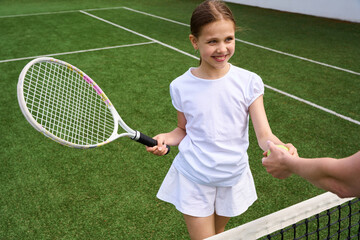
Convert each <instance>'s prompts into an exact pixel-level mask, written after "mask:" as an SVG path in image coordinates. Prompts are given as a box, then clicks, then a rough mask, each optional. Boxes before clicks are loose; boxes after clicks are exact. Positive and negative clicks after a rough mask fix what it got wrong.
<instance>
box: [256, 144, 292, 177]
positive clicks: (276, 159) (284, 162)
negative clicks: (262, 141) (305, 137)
mask: <svg viewBox="0 0 360 240" xmlns="http://www.w3.org/2000/svg"><path fill="white" fill-rule="evenodd" d="M267 145H268V149H269V150H270V151H271V154H270V155H269V156H268V157H266V153H267V152H265V153H264V158H263V159H262V164H263V166H264V167H265V168H266V171H267V172H268V173H270V174H271V175H272V176H273V177H276V178H279V179H284V178H287V177H290V176H291V174H292V172H291V171H290V169H289V167H288V161H289V160H291V159H292V158H293V157H297V156H298V154H297V150H296V148H295V147H294V146H293V145H292V144H290V143H289V144H285V146H286V147H287V148H288V149H289V151H286V150H285V149H283V148H280V147H277V146H276V145H275V144H274V143H273V142H271V141H268V142H267Z"/></svg>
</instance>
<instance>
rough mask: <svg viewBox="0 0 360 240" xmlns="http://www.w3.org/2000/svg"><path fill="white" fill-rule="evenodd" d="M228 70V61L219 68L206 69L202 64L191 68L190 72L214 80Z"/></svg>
mask: <svg viewBox="0 0 360 240" xmlns="http://www.w3.org/2000/svg"><path fill="white" fill-rule="evenodd" d="M229 70H230V64H229V63H228V64H227V65H226V66H225V67H224V68H221V69H208V68H206V67H204V66H203V65H200V66H199V67H198V68H193V69H192V70H191V73H192V74H193V75H194V76H195V77H198V78H202V79H208V80H214V79H219V78H222V77H223V76H225V75H226V74H227V73H228V72H229Z"/></svg>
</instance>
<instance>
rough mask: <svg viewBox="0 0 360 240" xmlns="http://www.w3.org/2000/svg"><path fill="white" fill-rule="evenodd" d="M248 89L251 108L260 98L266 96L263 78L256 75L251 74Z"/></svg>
mask: <svg viewBox="0 0 360 240" xmlns="http://www.w3.org/2000/svg"><path fill="white" fill-rule="evenodd" d="M248 87H249V89H248V94H249V95H248V96H247V98H246V100H247V106H248V107H249V106H250V105H251V104H252V103H253V102H254V101H255V100H256V99H257V98H258V97H260V96H261V95H264V83H263V81H262V79H261V77H260V76H259V75H257V74H255V73H253V74H251V77H250V84H249V86H248Z"/></svg>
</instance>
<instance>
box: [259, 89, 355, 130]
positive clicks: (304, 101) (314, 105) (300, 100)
mask: <svg viewBox="0 0 360 240" xmlns="http://www.w3.org/2000/svg"><path fill="white" fill-rule="evenodd" d="M264 86H265V87H267V88H269V89H271V90H273V91H275V92H278V93H281V94H283V95H285V96H287V97H290V98H293V99H295V100H298V101H299V102H303V103H306V104H308V105H310V106H312V107H314V108H317V109H320V110H322V111H324V112H327V113H330V114H332V115H335V116H337V117H339V118H342V119H345V120H347V121H349V122H352V123H355V124H357V125H360V121H357V120H354V119H352V118H349V117H347V116H344V115H341V114H340V113H337V112H334V111H333V110H330V109H327V108H324V107H322V106H320V105H317V104H315V103H312V102H310V101H307V100H305V99H302V98H299V97H297V96H295V95H292V94H290V93H287V92H284V91H281V90H279V89H277V88H274V87H271V86H269V85H266V84H264Z"/></svg>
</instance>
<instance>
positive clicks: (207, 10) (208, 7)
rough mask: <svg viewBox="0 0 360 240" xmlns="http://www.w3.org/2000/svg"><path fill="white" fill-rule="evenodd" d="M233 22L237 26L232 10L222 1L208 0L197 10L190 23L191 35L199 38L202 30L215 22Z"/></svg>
mask: <svg viewBox="0 0 360 240" xmlns="http://www.w3.org/2000/svg"><path fill="white" fill-rule="evenodd" d="M220 19H225V20H231V21H232V22H233V23H234V26H236V23H235V19H234V16H233V14H232V12H231V10H230V9H229V8H228V6H226V4H225V3H224V2H223V1H220V0H206V1H204V2H202V3H201V4H200V5H199V6H197V8H195V10H194V12H193V14H192V16H191V21H190V30H191V34H192V35H194V37H196V38H198V37H199V35H200V32H201V30H202V28H203V27H204V26H205V25H206V24H209V23H212V22H214V21H217V20H220Z"/></svg>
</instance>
